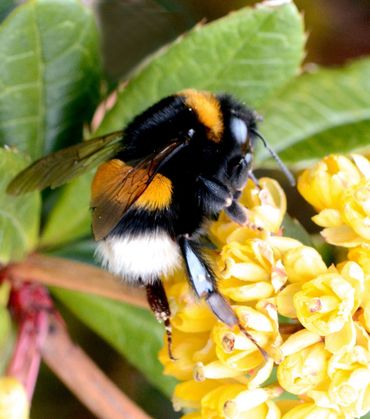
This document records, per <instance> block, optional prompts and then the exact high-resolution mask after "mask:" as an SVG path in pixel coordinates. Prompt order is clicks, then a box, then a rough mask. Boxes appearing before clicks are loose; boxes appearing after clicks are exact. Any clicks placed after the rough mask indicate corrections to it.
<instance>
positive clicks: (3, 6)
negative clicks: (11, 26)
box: [0, 0, 15, 22]
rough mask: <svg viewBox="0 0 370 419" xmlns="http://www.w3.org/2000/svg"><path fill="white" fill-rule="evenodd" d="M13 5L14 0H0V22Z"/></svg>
mask: <svg viewBox="0 0 370 419" xmlns="http://www.w3.org/2000/svg"><path fill="white" fill-rule="evenodd" d="M14 7H15V0H1V3H0V22H1V21H2V20H3V19H5V18H6V17H7V16H8V14H9V13H10V12H11V11H12V9H13V8H14Z"/></svg>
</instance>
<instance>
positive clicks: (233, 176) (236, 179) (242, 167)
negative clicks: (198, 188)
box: [225, 153, 261, 230]
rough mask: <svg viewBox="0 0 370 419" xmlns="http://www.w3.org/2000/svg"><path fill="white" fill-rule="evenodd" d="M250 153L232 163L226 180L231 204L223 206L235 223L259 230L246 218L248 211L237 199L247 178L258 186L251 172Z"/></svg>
mask: <svg viewBox="0 0 370 419" xmlns="http://www.w3.org/2000/svg"><path fill="white" fill-rule="evenodd" d="M251 168H252V154H251V153H247V154H246V155H245V157H243V158H241V159H240V161H239V162H238V163H237V164H236V165H234V166H233V167H232V169H231V173H229V177H228V182H229V184H230V187H231V189H232V190H233V191H234V193H233V201H232V204H231V205H230V206H228V207H226V208H225V212H226V214H227V215H228V216H229V217H230V218H231V219H232V220H233V221H235V222H236V223H238V224H240V225H243V226H247V227H249V228H252V229H253V230H261V228H260V227H258V226H256V225H255V224H253V223H252V222H250V221H249V220H248V213H247V211H246V209H245V208H244V207H243V206H242V205H240V204H239V202H238V199H239V198H240V195H241V193H242V190H243V188H244V187H245V185H246V183H247V181H248V178H250V179H252V181H253V182H254V183H255V184H256V182H257V184H256V185H257V186H258V180H257V179H256V178H255V176H254V174H253V173H252V170H251Z"/></svg>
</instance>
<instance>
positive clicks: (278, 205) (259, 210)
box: [209, 178, 286, 246]
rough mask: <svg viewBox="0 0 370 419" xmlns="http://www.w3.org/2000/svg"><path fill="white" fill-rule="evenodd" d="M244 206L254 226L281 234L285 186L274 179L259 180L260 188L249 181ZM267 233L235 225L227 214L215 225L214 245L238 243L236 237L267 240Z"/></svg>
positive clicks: (243, 195) (212, 232) (212, 227)
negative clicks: (264, 238)
mask: <svg viewBox="0 0 370 419" xmlns="http://www.w3.org/2000/svg"><path fill="white" fill-rule="evenodd" d="M240 203H241V204H242V205H244V206H245V208H246V211H247V214H248V218H249V221H250V222H251V224H252V225H253V224H254V225H255V226H258V227H262V228H263V230H264V231H265V232H273V233H278V232H279V231H280V227H281V223H282V221H283V218H284V215H285V212H286V197H285V194H284V191H283V190H282V188H281V186H280V185H279V184H278V182H276V181H275V180H273V179H269V178H261V179H259V188H256V187H255V185H254V183H253V182H252V181H251V180H249V181H248V183H247V186H246V187H245V189H244V191H243V193H242V196H241V198H240ZM264 231H262V232H261V231H258V230H256V229H251V228H250V227H241V226H239V225H238V224H236V223H235V222H233V221H231V220H230V219H229V218H228V217H227V216H226V215H225V214H221V215H220V217H219V219H218V220H217V221H216V222H214V223H212V224H211V225H210V228H209V233H210V237H211V239H212V241H213V242H214V243H215V244H217V245H219V246H222V245H224V244H225V243H227V242H229V241H231V240H235V238H234V236H235V235H239V236H240V235H243V236H244V237H246V238H250V239H251V238H256V237H263V236H264V235H265V232H264Z"/></svg>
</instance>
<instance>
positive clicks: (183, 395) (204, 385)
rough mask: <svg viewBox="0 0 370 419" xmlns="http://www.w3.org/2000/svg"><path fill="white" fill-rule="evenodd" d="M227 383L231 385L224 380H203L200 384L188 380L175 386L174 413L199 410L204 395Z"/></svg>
mask: <svg viewBox="0 0 370 419" xmlns="http://www.w3.org/2000/svg"><path fill="white" fill-rule="evenodd" d="M229 383H230V384H231V383H232V382H228V381H226V380H221V381H218V380H205V381H200V382H197V381H194V380H189V381H185V382H183V383H180V384H177V386H176V387H175V391H174V393H173V398H172V402H173V406H174V409H175V410H176V411H178V410H181V409H183V408H186V409H200V407H201V400H202V398H203V397H204V396H205V395H206V394H208V393H209V392H210V391H212V390H214V389H216V388H218V387H220V386H222V385H228V384H229Z"/></svg>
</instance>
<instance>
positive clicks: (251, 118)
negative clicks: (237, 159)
mask: <svg viewBox="0 0 370 419" xmlns="http://www.w3.org/2000/svg"><path fill="white" fill-rule="evenodd" d="M217 99H218V101H219V103H220V108H221V111H222V117H223V126H224V132H223V142H224V143H225V145H227V146H229V147H232V148H239V149H240V150H241V151H242V154H246V153H248V152H252V151H253V144H254V140H255V138H256V134H255V133H256V132H257V122H258V121H259V120H261V117H260V116H259V115H258V114H257V113H256V112H255V111H252V110H251V109H249V108H247V107H246V106H244V105H243V104H242V103H240V102H238V101H237V100H236V99H235V98H233V97H232V96H230V95H225V94H222V95H218V96H217Z"/></svg>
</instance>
